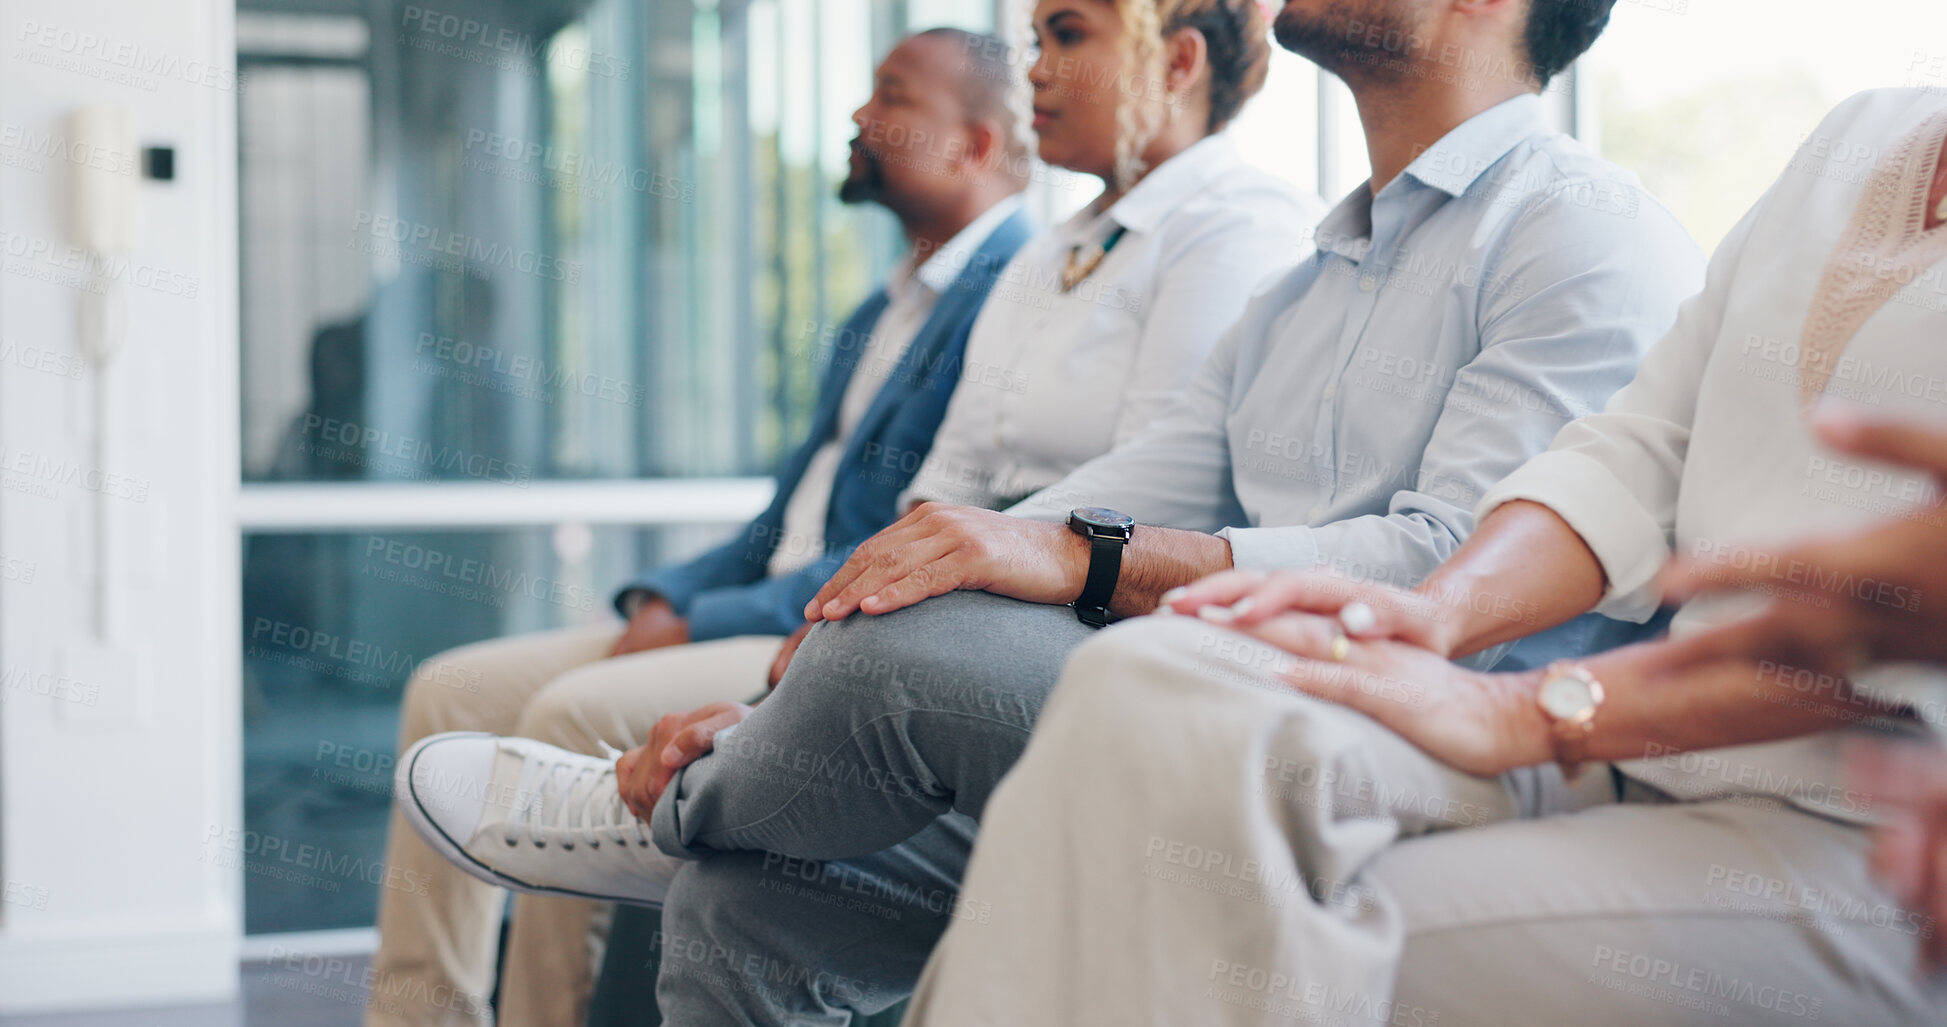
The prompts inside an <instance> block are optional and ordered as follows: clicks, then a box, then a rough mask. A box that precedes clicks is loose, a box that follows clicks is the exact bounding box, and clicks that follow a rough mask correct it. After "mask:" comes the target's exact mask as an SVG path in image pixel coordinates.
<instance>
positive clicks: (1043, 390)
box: [906, 0, 1324, 507]
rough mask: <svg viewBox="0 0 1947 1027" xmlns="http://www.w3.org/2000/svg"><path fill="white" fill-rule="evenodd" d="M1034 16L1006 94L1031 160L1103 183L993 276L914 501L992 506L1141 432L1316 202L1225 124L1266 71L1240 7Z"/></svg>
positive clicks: (1300, 235) (1266, 44)
mask: <svg viewBox="0 0 1947 1027" xmlns="http://www.w3.org/2000/svg"><path fill="white" fill-rule="evenodd" d="M1030 17H1031V20H1032V34H1033V38H1034V42H1035V51H1034V52H1033V54H1032V65H1031V67H1030V68H1029V69H1028V72H1027V83H1026V84H1027V86H1028V89H1027V90H1026V91H1025V92H1026V93H1027V94H1028V95H1027V96H1026V97H1017V100H1018V101H1019V102H1022V103H1023V105H1028V106H1031V107H1032V124H1033V128H1034V134H1035V137H1036V139H1037V142H1038V144H1039V155H1040V157H1041V159H1042V160H1043V161H1044V162H1046V163H1048V164H1051V165H1055V166H1059V167H1063V168H1067V169H1069V170H1071V171H1075V172H1078V173H1080V174H1082V175H1085V176H1089V177H1092V178H1096V179H1100V180H1101V182H1102V185H1103V191H1102V194H1101V195H1100V196H1098V197H1097V198H1096V199H1095V200H1094V201H1093V202H1091V203H1089V204H1088V205H1087V206H1086V207H1084V208H1083V209H1082V210H1081V211H1080V212H1078V213H1076V214H1075V215H1074V216H1073V217H1072V218H1070V219H1069V220H1068V221H1067V222H1065V223H1063V224H1061V225H1059V226H1057V227H1056V228H1054V229H1053V230H1051V231H1049V232H1048V233H1047V234H1045V235H1043V236H1042V237H1041V238H1039V239H1037V240H1035V241H1033V242H1030V243H1029V244H1028V245H1027V246H1025V247H1023V248H1022V249H1021V251H1020V252H1019V253H1018V254H1016V256H1015V259H1014V262H1013V263H1012V264H1011V265H1010V266H1009V267H1008V269H1007V270H1006V271H1005V272H1004V273H1003V274H1002V276H1001V280H1000V283H999V284H998V285H996V286H995V289H994V292H993V294H992V295H991V296H990V297H989V298H988V301H987V305H986V306H985V307H984V308H983V309H982V310H981V313H980V318H979V320H978V321H976V322H975V324H974V328H973V334H972V336H971V337H970V338H969V339H968V342H967V351H966V364H965V367H964V370H963V380H962V382H961V386H960V388H959V390H958V391H957V392H956V393H955V394H954V397H953V400H952V403H951V405H950V406H949V407H948V409H947V414H946V423H945V424H944V425H943V426H942V430H941V432H940V434H939V439H940V440H941V441H940V442H939V443H938V444H937V445H936V447H935V449H934V450H933V452H932V453H930V454H928V455H927V457H926V459H925V461H924V463H923V465H922V469H921V470H920V472H919V474H918V475H917V476H916V477H915V478H914V481H913V484H912V487H911V488H910V489H909V490H908V492H907V494H906V495H907V499H908V504H909V505H910V503H912V502H917V501H922V500H934V501H940V502H947V503H956V504H962V505H969V506H983V507H1000V506H1005V505H1007V504H1008V503H1009V502H1011V501H1013V500H1016V499H1019V498H1021V497H1023V496H1026V495H1028V494H1029V493H1031V492H1034V491H1036V490H1037V489H1040V488H1043V487H1045V486H1047V485H1050V484H1053V483H1054V482H1055V481H1058V480H1059V479H1061V478H1062V477H1064V476H1065V475H1066V474H1067V473H1068V472H1069V471H1071V470H1074V469H1075V468H1076V467H1078V466H1080V465H1081V464H1083V463H1086V462H1087V461H1088V460H1090V459H1093V458H1094V457H1097V456H1100V455H1101V454H1103V453H1106V452H1108V451H1109V450H1111V449H1113V448H1115V447H1116V446H1119V445H1121V444H1122V443H1123V442H1126V441H1128V440H1129V439H1130V438H1132V437H1133V436H1135V435H1136V434H1138V433H1140V432H1141V431H1142V430H1143V429H1144V428H1145V427H1147V426H1148V425H1149V424H1150V422H1152V421H1154V420H1155V419H1156V418H1157V416H1158V415H1160V414H1161V413H1163V411H1164V410H1166V409H1168V407H1169V406H1170V405H1171V404H1172V403H1174V402H1175V400H1176V398H1177V396H1178V395H1179V394H1180V393H1181V392H1182V390H1183V388H1184V386H1185V385H1186V384H1188V382H1189V380H1190V376H1191V374H1192V373H1193V372H1194V371H1195V370H1196V368H1197V367H1198V365H1199V364H1201V363H1202V362H1203V358H1204V357H1205V356H1207V355H1208V354H1209V352H1210V348H1211V346H1212V345H1214V344H1215V342H1216V341H1217V338H1218V336H1220V335H1222V334H1223V331H1224V329H1226V328H1228V327H1229V326H1230V324H1231V322H1233V321H1235V320H1236V318H1237V316H1238V315H1239V314H1240V313H1241V312H1242V311H1243V308H1244V301H1245V300H1247V299H1248V298H1249V297H1250V295H1251V293H1252V291H1253V289H1254V287H1255V286H1256V285H1257V283H1258V282H1260V281H1262V280H1263V279H1264V278H1265V277H1266V276H1268V275H1270V274H1272V273H1273V272H1276V271H1279V270H1282V269H1284V268H1286V267H1289V266H1290V265H1291V264H1293V263H1295V262H1297V261H1298V260H1299V259H1301V258H1302V257H1304V256H1306V255H1307V254H1308V253H1309V252H1310V251H1311V229H1312V226H1313V225H1314V224H1315V223H1316V222H1317V220H1318V218H1319V217H1320V216H1321V215H1322V214H1323V212H1324V207H1323V205H1322V204H1321V203H1320V202H1319V201H1318V199H1317V198H1316V197H1314V196H1311V195H1308V194H1304V193H1301V192H1300V191H1299V190H1297V189H1294V188H1293V187H1292V186H1291V185H1290V184H1289V183H1287V182H1285V181H1284V180H1282V179H1280V178H1278V177H1276V176H1273V175H1270V174H1267V173H1265V172H1263V171H1260V170H1258V169H1255V168H1252V167H1250V166H1249V165H1247V164H1245V163H1244V162H1243V161H1242V160H1241V159H1240V158H1239V157H1238V155H1237V151H1236V148H1235V146H1234V145H1233V144H1232V143H1231V141H1230V139H1229V138H1228V137H1227V136H1226V135H1225V134H1224V131H1223V130H1224V128H1225V126H1227V125H1228V124H1229V123H1230V121H1231V119H1233V118H1234V117H1236V116H1237V113H1238V112H1239V111H1240V110H1242V109H1243V106H1244V104H1245V103H1246V102H1247V101H1248V100H1249V99H1250V98H1251V97H1252V96H1254V95H1255V94H1256V93H1257V92H1258V90H1259V89H1261V88H1262V87H1263V86H1264V79H1265V74H1266V71H1267V70H1268V69H1269V67H1270V62H1271V44H1270V30H1269V26H1268V25H1267V24H1266V22H1265V20H1264V16H1263V14H1262V12H1261V11H1260V10H1259V9H1258V6H1257V4H1256V2H1255V0H1041V2H1040V3H1038V4H1037V5H1036V6H1035V7H1034V8H1033V10H1032V12H1031V14H1030ZM1010 56H1012V55H1011V54H1009V55H999V54H997V55H991V57H992V60H991V61H990V62H989V65H988V67H989V70H990V73H991V74H995V75H1004V74H1009V73H1010V70H1009V69H1010V68H1011V67H1015V66H1018V64H1017V62H1013V61H1009V60H1007V59H1006V58H1007V57H1010ZM1023 113H1024V114H1025V112H1023ZM1018 120H1019V121H1020V122H1026V121H1027V120H1028V119H1027V118H1026V117H1025V116H1024V117H1021V118H1020V119H1018Z"/></svg>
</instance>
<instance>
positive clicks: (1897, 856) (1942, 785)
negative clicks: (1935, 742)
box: [1847, 741, 1947, 970]
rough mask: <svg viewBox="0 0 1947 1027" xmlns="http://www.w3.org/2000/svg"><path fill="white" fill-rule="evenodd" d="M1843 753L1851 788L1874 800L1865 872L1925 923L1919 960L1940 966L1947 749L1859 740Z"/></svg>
mask: <svg viewBox="0 0 1947 1027" xmlns="http://www.w3.org/2000/svg"><path fill="white" fill-rule="evenodd" d="M1847 755H1848V756H1849V760H1848V762H1849V764H1850V767H1849V769H1850V771H1851V775H1850V780H1851V783H1852V785H1853V787H1855V788H1857V789H1859V790H1860V791H1862V792H1865V793H1867V794H1869V795H1871V796H1873V798H1874V799H1876V800H1878V803H1877V804H1876V805H1875V807H1874V808H1875V810H1876V811H1877V812H1879V813H1880V823H1879V827H1878V828H1877V829H1876V830H1875V831H1874V833H1873V870H1874V871H1875V872H1876V873H1877V874H1878V875H1879V877H1880V879H1881V880H1883V881H1885V882H1886V884H1887V886H1888V887H1889V888H1890V889H1891V890H1892V892H1893V894H1894V896H1895V897H1896V898H1898V899H1899V900H1900V902H1901V903H1902V904H1903V905H1905V906H1906V908H1907V909H1908V910H1911V911H1912V912H1914V913H1916V914H1918V915H1920V916H1921V917H1924V918H1925V920H1924V922H1925V923H1926V924H1927V925H1928V926H1930V927H1932V928H1933V930H1932V931H1931V932H1930V933H1928V934H1926V935H1924V939H1925V940H1924V942H1923V945H1922V949H1921V957H1922V958H1923V959H1925V960H1926V962H1927V965H1929V966H1931V967H1933V968H1934V969H1936V970H1940V969H1947V930H1943V927H1947V752H1943V751H1941V750H1940V749H1936V748H1929V747H1926V746H1920V745H1910V744H1903V743H1890V742H1882V741H1870V742H1864V741H1862V742H1861V743H1859V744H1858V745H1857V746H1856V747H1854V748H1853V749H1851V750H1850V751H1849V752H1848V754H1847Z"/></svg>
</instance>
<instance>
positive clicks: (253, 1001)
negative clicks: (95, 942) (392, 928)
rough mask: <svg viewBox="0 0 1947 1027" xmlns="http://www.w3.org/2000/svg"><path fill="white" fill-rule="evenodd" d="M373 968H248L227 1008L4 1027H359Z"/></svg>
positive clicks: (67, 1017) (58, 1018)
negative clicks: (369, 971) (362, 982)
mask: <svg viewBox="0 0 1947 1027" xmlns="http://www.w3.org/2000/svg"><path fill="white" fill-rule="evenodd" d="M369 962H370V960H369V959H367V958H365V957H362V956H347V957H345V958H344V959H343V960H342V961H338V960H334V961H333V965H332V966H331V967H330V968H329V969H327V970H323V971H322V972H319V973H306V972H304V971H303V970H301V969H286V968H285V966H284V965H283V964H279V965H277V966H274V967H273V966H272V965H271V964H267V963H245V964H244V965H243V967H242V969H241V970H240V972H239V973H240V980H241V981H242V994H241V995H240V996H239V997H238V999H237V1001H235V1002H232V1003H230V1004H228V1005H221V1006H176V1007H173V1008H168V1009H133V1010H122V1011H119V1012H113V1013H64V1014H58V1015H47V1016H0V1027H358V1025H359V1024H361V1023H363V1022H364V1017H365V1000H366V995H367V993H366V991H365V989H364V988H363V987H361V986H360V984H359V981H360V979H361V978H362V977H363V976H364V973H365V967H366V965H367V964H368V963H369Z"/></svg>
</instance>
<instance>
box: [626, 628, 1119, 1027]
mask: <svg viewBox="0 0 1947 1027" xmlns="http://www.w3.org/2000/svg"><path fill="white" fill-rule="evenodd" d="M1094 634H1095V632H1094V630H1093V629H1090V628H1088V627H1085V626H1083V625H1082V624H1081V623H1080V622H1078V621H1077V620H1076V618H1075V614H1074V612H1073V611H1072V610H1069V609H1067V608H1066V607H1058V606H1041V605H1036V604H1033V603H1023V602H1019V601H1016V600H1013V599H1006V598H1002V597H999V596H993V595H988V594H987V593H984V592H953V593H949V594H947V595H943V596H939V597H937V598H934V599H929V600H927V601H926V602H923V603H920V604H919V605H917V606H913V607H910V608H908V609H905V610H900V611H898V612H896V613H891V614H887V615H885V616H881V617H869V616H863V615H861V616H856V617H852V618H850V619H847V620H845V621H842V622H839V623H836V624H826V625H822V626H820V627H819V628H817V629H816V630H814V631H813V632H812V633H811V634H810V635H809V636H808V637H807V638H806V639H805V642H804V645H803V646H802V647H801V648H800V649H799V650H798V653H797V656H796V657H794V658H793V660H792V662H791V669H790V672H789V673H788V674H786V675H785V678H784V681H783V682H782V683H781V684H780V685H779V686H778V689H777V691H776V692H775V693H773V694H772V695H771V696H770V697H769V698H767V699H766V700H764V702H763V703H762V704H761V705H760V706H759V707H758V708H757V710H756V711H755V712H754V713H753V714H752V715H751V716H750V718H749V719H747V720H745V721H744V722H743V723H742V724H739V725H738V726H737V727H736V728H735V729H734V730H732V731H730V732H728V733H726V734H722V735H719V736H718V737H717V744H716V751H715V752H713V753H712V754H711V755H709V756H707V757H705V758H703V759H701V760H698V761H697V762H696V763H693V764H691V765H690V766H689V767H687V768H685V769H684V770H683V771H682V772H681V773H680V774H678V776H677V777H676V779H675V780H674V781H672V782H671V784H670V787H669V790H668V792H666V793H665V794H664V796H663V799H662V801H661V802H660V803H659V804H658V805H657V807H656V813H655V818H654V821H653V828H654V832H655V839H656V843H657V844H658V845H659V846H661V847H662V848H663V849H664V850H665V851H668V852H670V853H672V854H677V855H684V856H689V857H692V858H694V859H695V860H696V862H693V863H691V864H689V865H687V866H686V867H684V869H683V870H682V871H681V872H679V873H678V874H677V876H676V879H675V881H674V882H673V884H672V885H671V888H670V892H669V897H668V899H667V901H666V902H665V903H664V906H663V930H664V933H665V937H664V948H663V961H662V968H661V971H662V972H661V977H660V979H659V981H658V984H657V989H656V997H657V1003H658V1005H660V1006H661V1008H662V1011H663V1016H664V1018H665V1020H666V1022H668V1023H670V1024H674V1025H679V1027H681V1025H691V1024H696V1025H704V1024H710V1025H714V1024H730V1023H735V1024H745V1023H754V1024H794V1025H797V1024H844V1023H846V1022H848V1019H849V1014H848V1012H847V1011H848V1010H855V1011H859V1012H866V1013H870V1012H876V1011H878V1010H880V1009H883V1008H885V1007H886V1006H888V1005H891V1004H892V1003H893V1002H896V1001H898V1000H899V999H901V998H903V997H905V996H906V995H907V994H908V993H909V992H910V991H911V989H912V986H913V983H914V982H915V981H916V980H917V979H918V977H919V972H920V968H921V966H922V965H923V964H924V962H925V959H926V954H927V953H928V952H929V951H930V950H931V949H932V947H933V944H934V942H935V941H937V940H938V938H939V936H940V934H941V932H943V931H944V930H945V929H946V925H947V924H948V923H950V922H951V918H952V916H953V915H954V910H955V906H954V899H955V895H956V892H957V885H958V882H959V880H960V874H961V871H962V870H963V869H964V867H965V865H966V859H967V853H968V851H969V849H970V847H971V845H972V840H973V830H974V826H973V820H974V819H976V818H978V817H979V816H980V811H981V808H982V807H983V806H985V805H986V803H987V798H988V796H989V795H990V794H992V792H993V789H994V786H995V785H996V784H997V783H999V781H1000V779H1001V777H1002V776H1003V775H1004V774H1006V773H1007V770H1008V768H1010V767H1012V766H1013V765H1014V761H1015V759H1016V758H1018V757H1019V756H1020V754H1021V751H1022V749H1023V748H1024V747H1025V746H1026V744H1027V739H1028V732H1029V730H1030V729H1031V728H1032V726H1033V724H1034V722H1035V720H1036V719H1037V718H1038V717H1039V715H1040V712H1041V705H1042V701H1043V700H1044V699H1045V698H1046V696H1047V693H1048V692H1049V690H1051V689H1052V688H1053V687H1054V684H1055V681H1056V679H1057V677H1058V676H1059V674H1060V671H1061V667H1062V664H1063V662H1065V661H1066V660H1067V658H1068V654H1069V653H1070V652H1072V651H1074V649H1075V648H1076V647H1077V646H1079V645H1081V644H1082V643H1083V642H1084V641H1087V640H1088V638H1089V637H1091V636H1092V635H1094Z"/></svg>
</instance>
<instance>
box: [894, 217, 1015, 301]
mask: <svg viewBox="0 0 1947 1027" xmlns="http://www.w3.org/2000/svg"><path fill="white" fill-rule="evenodd" d="M1020 209H1021V194H1020V193H1015V194H1013V195H1011V196H1007V197H1005V198H1003V199H1001V200H1000V201H999V202H997V203H995V204H994V205H993V206H991V207H988V208H987V209H986V210H984V211H982V212H981V214H980V216H979V217H977V218H974V219H973V220H972V221H969V222H967V227H965V228H962V229H961V230H960V231H959V232H957V233H955V234H954V236H953V238H951V239H948V240H947V243H946V245H945V246H942V247H940V248H939V249H937V250H934V251H933V253H932V255H931V256H929V257H927V258H926V261H925V262H924V263H922V264H920V266H919V267H918V268H914V267H913V258H914V257H916V256H918V255H919V254H918V253H917V251H915V252H913V253H908V254H907V255H906V259H905V260H902V261H900V262H899V266H898V267H897V268H895V269H894V270H893V273H892V275H891V277H890V278H889V279H888V281H887V282H886V292H887V293H888V294H890V295H892V296H894V297H898V296H901V295H903V294H904V293H905V291H906V289H907V287H908V286H909V285H910V284H911V283H912V282H913V281H915V280H917V281H918V282H919V284H921V285H924V286H926V287H927V288H928V289H931V290H933V292H934V293H935V294H938V293H944V292H946V291H947V289H948V288H950V287H951V286H952V285H953V280H954V279H955V278H958V277H959V276H960V272H962V271H964V270H966V268H967V265H968V264H971V263H973V257H974V252H975V251H977V250H979V249H980V244H981V243H984V242H986V241H987V237H988V236H990V235H992V234H994V229H996V228H999V227H1000V225H1001V222H1003V221H1005V220H1007V219H1008V218H1010V217H1013V216H1014V213H1015V212H1016V211H1018V210H1020Z"/></svg>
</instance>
